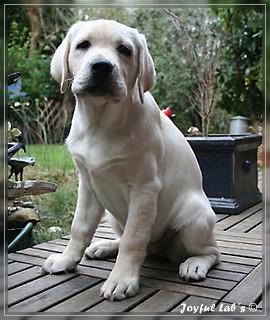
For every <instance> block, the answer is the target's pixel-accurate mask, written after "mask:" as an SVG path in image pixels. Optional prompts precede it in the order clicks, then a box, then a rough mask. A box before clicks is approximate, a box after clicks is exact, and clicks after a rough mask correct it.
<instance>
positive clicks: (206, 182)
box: [163, 9, 262, 214]
mask: <svg viewBox="0 0 270 320" xmlns="http://www.w3.org/2000/svg"><path fill="white" fill-rule="evenodd" d="M163 10H164V11H165V13H166V14H168V15H169V17H170V18H171V19H172V21H173V23H174V25H175V27H176V30H177V32H178V34H179V37H178V39H177V45H178V47H179V49H180V53H181V58H182V60H183V61H184V63H185V64H186V65H187V67H188V68H189V69H190V70H191V72H192V77H193V83H194V85H193V87H192V89H191V91H192V92H190V93H188V94H187V97H188V100H189V102H190V104H191V105H192V107H193V108H194V110H195V111H196V112H197V113H198V115H199V117H200V119H201V128H202V130H201V131H202V132H201V134H198V132H197V134H195V135H196V136H192V137H187V141H188V142H189V144H190V145H191V147H192V149H193V151H194V153H195V155H196V157H197V160H198V162H199V165H200V167H201V171H202V174H203V186H204V190H205V193H206V195H207V196H208V198H209V200H210V202H211V205H212V207H213V209H214V210H215V212H222V213H228V214H238V213H240V212H241V211H243V210H245V209H246V208H248V207H250V206H252V205H254V204H256V203H258V202H260V201H261V199H262V196H261V193H260V191H259V190H258V187H257V183H258V172H257V148H258V146H259V145H260V144H261V141H262V137H261V135H258V134H246V133H241V134H233V135H232V134H222V135H220V134H219V135H209V125H210V115H211V113H212V111H213V107H214V102H215V99H216V95H217V90H218V77H219V72H218V67H217V64H218V58H219V55H220V52H221V51H222V50H223V47H224V46H223V44H222V43H223V42H222V38H223V35H222V32H221V31H220V32H219V33H217V29H214V28H213V27H212V25H213V17H211V16H209V11H207V10H203V9H201V10H199V11H198V12H197V13H196V14H197V15H195V16H194V17H193V18H194V20H193V23H194V25H192V24H185V23H183V21H182V20H181V19H180V18H179V17H178V16H177V15H176V14H174V13H173V12H172V11H171V10H170V9H163ZM196 19H197V20H196Z"/></svg>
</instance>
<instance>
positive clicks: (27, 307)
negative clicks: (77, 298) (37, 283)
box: [10, 274, 98, 312]
mask: <svg viewBox="0 0 270 320" xmlns="http://www.w3.org/2000/svg"><path fill="white" fill-rule="evenodd" d="M61 276H62V275H61ZM63 276H64V277H65V280H67V279H68V276H69V278H70V279H69V281H64V282H63V281H61V283H59V280H58V281H57V280H54V283H53V284H54V287H52V288H50V289H48V285H46V287H45V285H43V288H41V287H39V288H40V289H41V290H40V293H38V294H35V295H34V296H32V297H30V298H28V299H25V300H23V301H22V302H19V303H17V304H15V305H13V306H11V307H10V311H11V312H21V311H22V310H23V311H26V312H37V311H43V310H45V309H47V308H48V307H50V306H53V305H55V304H56V303H57V302H61V301H63V300H65V299H67V298H69V297H71V296H72V295H74V294H76V293H79V292H80V291H82V290H83V289H86V288H88V287H90V286H91V284H94V283H96V282H97V281H98V280H97V279H95V278H90V277H86V276H82V275H81V276H75V275H74V274H69V275H63ZM50 277H52V275H50ZM59 277H60V275H55V276H53V278H59ZM42 280H45V277H44V278H43V279H42ZM48 280H49V279H46V281H48ZM62 280H63V279H62ZM56 284H57V286H55V285H56ZM25 287H26V286H25ZM45 288H46V290H45ZM14 290H15V289H14ZM21 294H22V292H21ZM31 295H33V292H32V291H31ZM63 311H65V310H63Z"/></svg>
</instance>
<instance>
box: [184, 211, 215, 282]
mask: <svg viewBox="0 0 270 320" xmlns="http://www.w3.org/2000/svg"><path fill="white" fill-rule="evenodd" d="M214 225H215V216H214V215H213V214H212V213H211V214H210V215H202V216H199V217H197V218H196V219H194V221H192V223H191V224H190V225H189V226H187V227H186V228H185V230H184V232H183V235H182V241H183V244H184V247H185V250H186V252H187V253H188V256H189V258H187V259H186V260H185V261H184V262H183V263H181V264H180V267H179V276H180V278H182V279H184V280H186V281H194V280H195V281H199V280H203V279H205V278H206V275H207V273H208V271H209V270H210V269H211V268H212V267H213V266H214V265H215V264H217V263H218V262H219V259H220V254H219V251H218V248H217V244H216V240H215V236H214Z"/></svg>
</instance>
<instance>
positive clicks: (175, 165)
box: [43, 20, 219, 300]
mask: <svg viewBox="0 0 270 320" xmlns="http://www.w3.org/2000/svg"><path fill="white" fill-rule="evenodd" d="M51 73H52V76H53V77H54V78H55V79H56V80H57V81H59V83H61V91H62V92H64V91H65V90H66V89H67V86H68V81H69V80H70V81H71V83H72V85H71V90H72V92H73V94H74V95H75V98H76V108H75V112H74V116H73V120H72V126H71V131H70V134H69V136H68V138H67V145H68V149H69V150H70V152H71V154H72V156H73V159H74V162H75V164H76V166H77V169H78V175H79V188H78V201H77V207H76V212H75V217H74V220H73V223H72V229H71V239H70V241H69V243H68V246H67V247H66V249H65V251H64V252H63V253H62V254H59V255H51V256H50V257H49V258H48V259H47V260H46V261H45V264H44V266H43V268H44V270H45V272H48V273H57V272H61V271H64V272H67V271H71V270H72V269H74V268H75V267H76V264H78V263H79V262H80V260H81V258H82V256H83V254H84V252H85V254H86V256H87V257H89V258H93V259H94V258H106V257H112V256H117V259H116V263H115V266H114V268H113V270H112V272H111V274H110V276H109V278H108V279H107V281H106V282H105V283H104V285H103V286H102V288H101V295H102V296H103V297H105V298H107V299H110V300H122V299H125V298H127V297H131V296H134V295H135V294H136V293H137V292H138V290H139V273H140V268H141V265H142V263H143V261H144V259H145V257H146V254H147V253H158V254H159V255H160V256H163V257H166V258H169V259H170V260H172V261H179V262H181V264H180V267H179V275H180V277H181V278H183V279H185V280H201V279H204V278H205V277H206V274H207V272H208V271H209V269H210V268H211V267H212V266H213V265H214V264H216V263H218V261H219V251H218V248H217V245H216V241H215V237H214V226H215V221H216V218H215V213H214V212H213V210H212V209H211V206H210V204H209V202H208V199H207V197H206V195H205V193H204V191H203V189H202V176H201V172H200V169H199V166H198V163H197V161H196V158H195V156H194V154H193V152H192V150H191V148H190V146H189V144H188V143H187V142H186V140H185V138H184V136H183V135H182V133H181V132H180V131H179V130H178V129H177V128H176V126H175V125H174V124H173V123H172V122H171V120H170V119H169V118H168V117H167V116H166V115H164V114H163V113H162V112H160V109H159V108H158V106H157V104H156V102H155V100H154V99H153V97H152V96H151V94H150V93H149V92H148V91H149V90H150V89H151V88H152V87H153V86H154V84H155V70H154V64H153V60H152V58H151V56H150V54H149V51H148V49H147V45H146V41H145V37H144V36H143V35H142V34H140V33H138V31H137V30H136V29H133V28H129V27H127V26H125V25H123V24H120V23H118V22H115V21H108V20H95V21H87V22H78V23H76V24H75V25H73V26H72V27H71V29H70V30H69V32H68V33H67V35H66V37H65V39H64V40H63V42H62V44H61V45H60V46H59V47H58V49H57V50H56V52H55V55H54V57H53V60H52V63H51ZM105 210H107V211H108V212H109V213H110V215H111V218H110V220H111V223H112V226H113V227H114V229H115V230H116V232H117V233H118V234H119V239H117V240H113V241H111V240H108V241H107V240H104V241H100V242H96V243H93V244H91V245H90V246H89V244H90V242H91V239H92V237H93V234H94V232H95V230H96V228H97V225H98V223H99V222H100V219H101V217H102V216H103V214H104V211H105ZM87 246H89V247H88V248H87Z"/></svg>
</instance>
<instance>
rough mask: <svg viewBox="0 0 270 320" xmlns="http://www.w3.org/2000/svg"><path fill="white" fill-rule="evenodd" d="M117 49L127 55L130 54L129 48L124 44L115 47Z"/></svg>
mask: <svg viewBox="0 0 270 320" xmlns="http://www.w3.org/2000/svg"><path fill="white" fill-rule="evenodd" d="M117 51H118V52H119V53H121V54H123V55H125V56H127V57H129V56H131V50H130V49H129V48H128V47H127V46H126V45H124V44H121V45H120V46H119V47H117Z"/></svg>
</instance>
